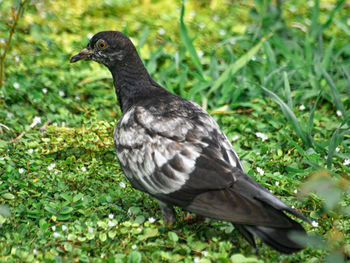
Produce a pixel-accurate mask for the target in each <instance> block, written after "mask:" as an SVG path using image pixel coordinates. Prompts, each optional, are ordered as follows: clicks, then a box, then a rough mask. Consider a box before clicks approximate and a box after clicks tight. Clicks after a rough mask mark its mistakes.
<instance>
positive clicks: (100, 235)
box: [99, 232, 107, 242]
mask: <svg viewBox="0 0 350 263" xmlns="http://www.w3.org/2000/svg"><path fill="white" fill-rule="evenodd" d="M99 238H100V240H101V241H102V242H105V241H106V239H107V235H106V233H105V232H101V233H100V234H99Z"/></svg>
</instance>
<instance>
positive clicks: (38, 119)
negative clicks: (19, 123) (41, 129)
mask: <svg viewBox="0 0 350 263" xmlns="http://www.w3.org/2000/svg"><path fill="white" fill-rule="evenodd" d="M38 123H41V118H40V117H38V116H35V117H34V120H33V122H32V124H31V125H30V128H34V127H35V126H36V125H37V124H38Z"/></svg>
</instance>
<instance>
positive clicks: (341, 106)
mask: <svg viewBox="0 0 350 263" xmlns="http://www.w3.org/2000/svg"><path fill="white" fill-rule="evenodd" d="M322 75H323V76H324V78H325V79H326V81H327V83H328V85H329V87H330V91H331V92H330V95H331V97H332V100H333V102H334V104H335V106H336V107H337V109H338V110H340V111H341V113H342V115H343V116H344V118H346V116H347V114H346V111H345V108H344V104H343V102H342V101H341V98H340V94H339V92H338V90H337V87H336V86H335V84H334V82H333V80H332V78H331V76H330V75H329V74H328V73H327V71H325V69H324V68H322Z"/></svg>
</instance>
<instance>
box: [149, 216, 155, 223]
mask: <svg viewBox="0 0 350 263" xmlns="http://www.w3.org/2000/svg"><path fill="white" fill-rule="evenodd" d="M148 221H149V222H150V223H151V224H153V223H154V222H155V221H156V220H155V219H154V218H153V217H150V218H148Z"/></svg>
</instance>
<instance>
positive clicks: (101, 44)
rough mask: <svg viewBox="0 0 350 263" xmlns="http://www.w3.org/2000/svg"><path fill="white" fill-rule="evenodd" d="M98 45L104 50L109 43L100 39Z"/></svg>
mask: <svg viewBox="0 0 350 263" xmlns="http://www.w3.org/2000/svg"><path fill="white" fill-rule="evenodd" d="M97 46H98V48H99V49H101V50H103V49H105V48H106V47H107V43H106V42H105V41H104V40H100V41H98V43H97Z"/></svg>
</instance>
